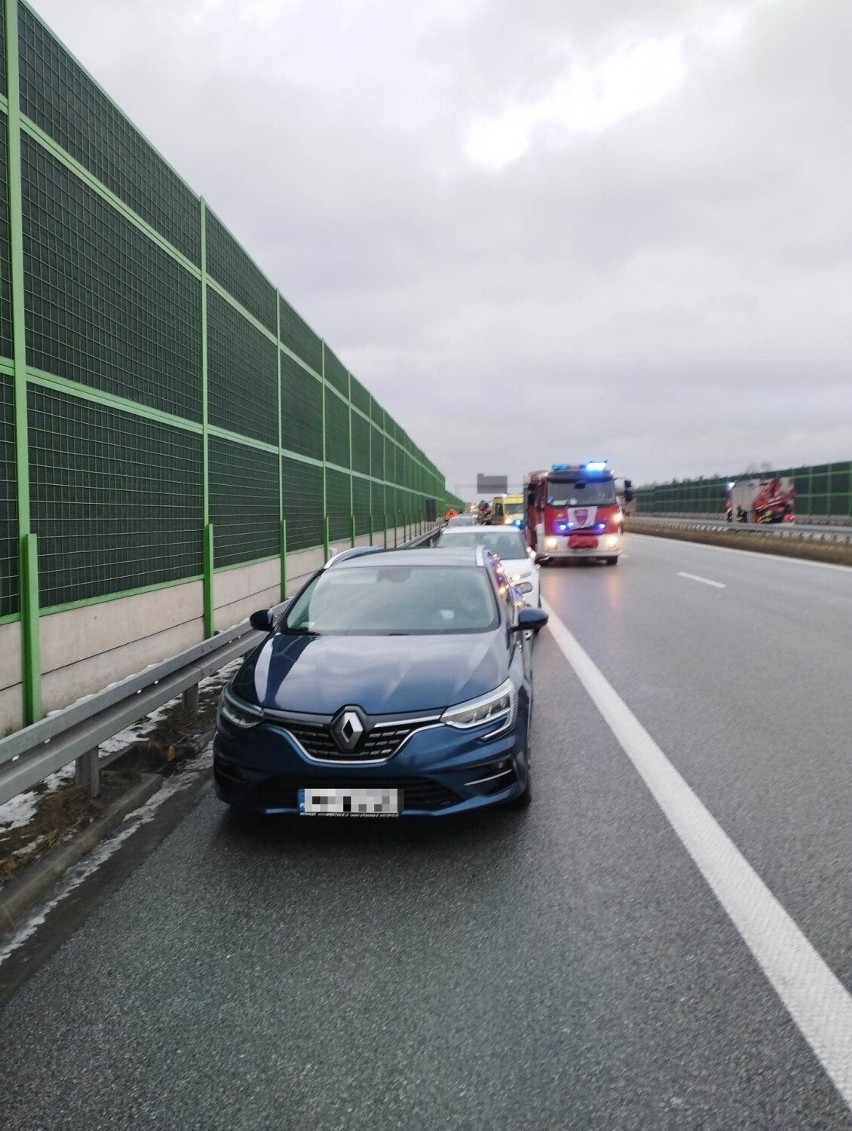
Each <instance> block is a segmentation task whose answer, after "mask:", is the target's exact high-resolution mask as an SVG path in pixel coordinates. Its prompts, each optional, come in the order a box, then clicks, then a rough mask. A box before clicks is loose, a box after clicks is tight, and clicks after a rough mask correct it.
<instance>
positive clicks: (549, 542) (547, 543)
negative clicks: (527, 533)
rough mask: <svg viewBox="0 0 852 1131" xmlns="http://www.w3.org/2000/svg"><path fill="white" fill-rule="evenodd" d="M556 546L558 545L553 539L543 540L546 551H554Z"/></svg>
mask: <svg viewBox="0 0 852 1131" xmlns="http://www.w3.org/2000/svg"><path fill="white" fill-rule="evenodd" d="M558 545H559V543H558V542H557V540H556V539H555V538H545V540H544V548H545V549H546V550H555V549H556V547H557V546H558Z"/></svg>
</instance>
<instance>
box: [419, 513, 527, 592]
mask: <svg viewBox="0 0 852 1131" xmlns="http://www.w3.org/2000/svg"><path fill="white" fill-rule="evenodd" d="M461 546H484V547H485V549H486V550H491V551H492V553H495V554H497V556H498V557H499V558H500V560H501V561H502V562H503V565H504V567H505V569H506V573H507V574H508V575H509V579H510V580H511V582H512V584H513V585H514V586H515V587H516V588H517V590H518V592H519V593H520V594H521V596H522V597H523V599H524V601H525V602H526V604H528V605H530V606H531V607H532V608H535V609H537V608H540V606H541V594H540V591H539V584H538V571H539V567H538V565H536V561H535V551H534V550H531V549H530V547H529V546H527V544H526V542H525V541H524V536H523V534H521V532H520V531H519V530H518V529H517V528H516V527H514V526H473V527H470V526H445V527H444V529H443V530H442V531H441V533H440V534H439V535H438V538H437V540H436V542H435V548H436V549H441V548H442V547H445V548H446V549H453V548H455V549H457V548H459V547H461Z"/></svg>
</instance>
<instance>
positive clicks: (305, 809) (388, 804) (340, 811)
mask: <svg viewBox="0 0 852 1131" xmlns="http://www.w3.org/2000/svg"><path fill="white" fill-rule="evenodd" d="M401 808H402V790H400V789H387V788H386V787H384V786H374V787H373V788H372V789H341V788H339V787H337V788H335V789H330V788H327V787H323V788H321V789H300V790H299V813H300V815H301V816H302V817H398V816H399V811H400V809H401Z"/></svg>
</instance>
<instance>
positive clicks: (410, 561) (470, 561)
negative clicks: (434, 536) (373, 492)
mask: <svg viewBox="0 0 852 1131" xmlns="http://www.w3.org/2000/svg"><path fill="white" fill-rule="evenodd" d="M440 549H441V550H442V551H443V550H444V547H443V546H442V547H440ZM477 549H478V547H477V546H459V547H458V548H454V549H452V550H451V551H449V552H446V551H444V552H442V553H441V554H440V555H438V554H436V553H435V552H434V550H433V549H432V547H431V546H430V547H429V548H428V549H425V550H420V549H417V550H403V549H399V550H380V551H379V552H378V553H375V554H361V555H359V556H358V557H354V558H347V559H346V560H344V561H339V562H336V563H335V565H334V569H358V568H359V567H360V566H372V567H378V566H390V565H400V566H415V565H427V566H440V565H446V564H447V562H448V561H452V563H453V564H454V565H466V566H476V565H478V564H479V563H478V560H477V553H476V551H477Z"/></svg>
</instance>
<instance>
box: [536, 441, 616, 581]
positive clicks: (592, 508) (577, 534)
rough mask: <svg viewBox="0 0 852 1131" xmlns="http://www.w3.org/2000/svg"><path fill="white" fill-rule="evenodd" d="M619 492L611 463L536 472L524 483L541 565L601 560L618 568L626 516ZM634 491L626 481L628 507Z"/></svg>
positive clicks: (557, 465)
mask: <svg viewBox="0 0 852 1131" xmlns="http://www.w3.org/2000/svg"><path fill="white" fill-rule="evenodd" d="M615 487H616V482H615V476H614V475H613V474H612V472H611V471H610V470H609V468H608V467H607V465H606V460H589V461H588V462H587V463H577V464H571V463H555V464H553V466H552V467H551V468H550V470H548V471H531V472H530V473H529V475H527V476H526V478H525V480H524V495H525V499H526V508H527V528H526V535H527V541H528V542H529V544H530V546H532V548H533V549H534V550H535V552H536V555H537V556H538V559H539V561H543V562H544V561H550V560H556V559H562V558H601V559H603V561H604V562H606V564H607V565H612V566H614V565H618V557H619V554H620V553H621V542H622V531H623V522H624V515H623V512H622V509H621V506H620V504H619V500H618V497H617V495H616V490H615ZM630 488H631V482H630V480H629V479H625V480H624V492H623V497H624V500H625V502H631V501H632V499H633V492H632V491H631V490H630Z"/></svg>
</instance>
